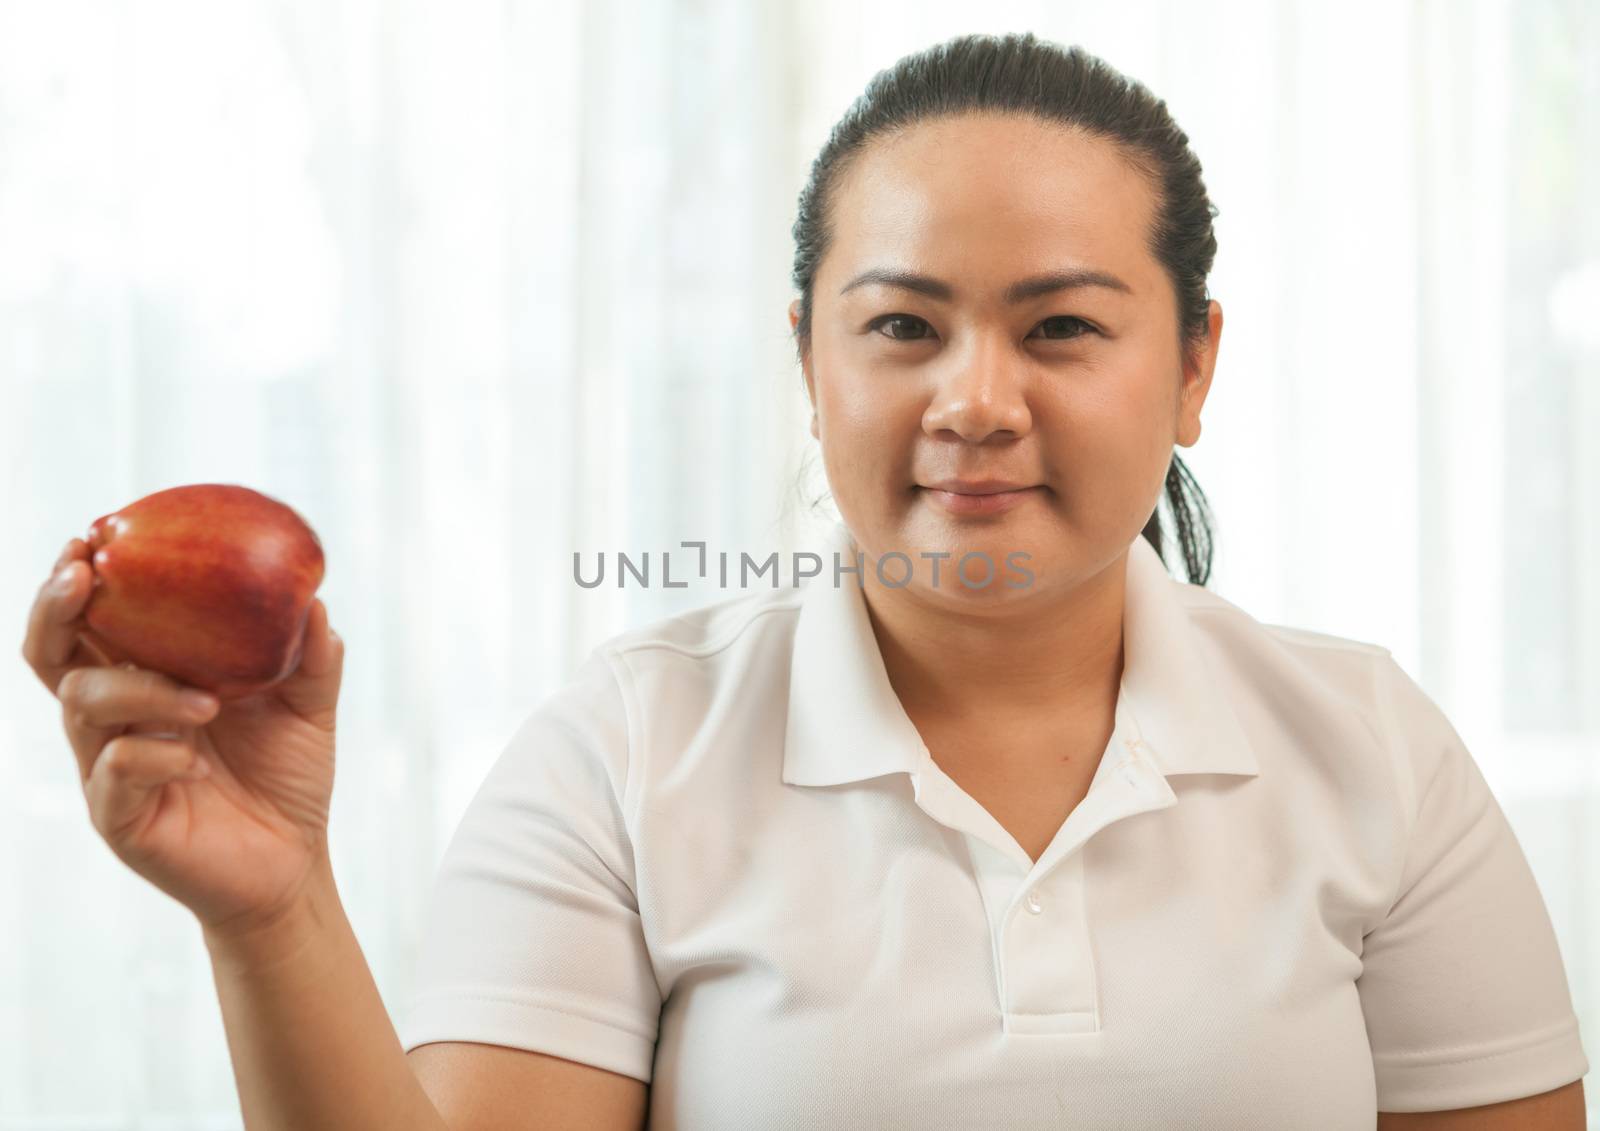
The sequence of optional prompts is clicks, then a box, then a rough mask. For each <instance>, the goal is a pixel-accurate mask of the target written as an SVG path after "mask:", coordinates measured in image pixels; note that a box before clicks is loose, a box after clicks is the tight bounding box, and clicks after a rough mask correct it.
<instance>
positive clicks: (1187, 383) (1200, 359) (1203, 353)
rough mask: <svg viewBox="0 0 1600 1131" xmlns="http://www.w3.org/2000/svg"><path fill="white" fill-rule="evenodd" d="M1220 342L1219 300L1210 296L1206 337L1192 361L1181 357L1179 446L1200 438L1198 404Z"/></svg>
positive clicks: (1206, 390) (1201, 402) (1207, 389)
mask: <svg viewBox="0 0 1600 1131" xmlns="http://www.w3.org/2000/svg"><path fill="white" fill-rule="evenodd" d="M1221 345H1222V304H1221V303H1220V302H1217V301H1216V300H1215V299H1212V300H1211V304H1210V309H1209V313H1208V314H1207V316H1206V340H1205V342H1204V343H1203V344H1202V345H1201V346H1200V347H1199V348H1198V349H1197V350H1196V352H1195V358H1194V361H1193V363H1192V364H1191V363H1189V362H1187V361H1185V363H1184V366H1183V370H1184V372H1183V387H1182V389H1181V390H1180V391H1179V394H1178V436H1177V442H1178V446H1179V447H1184V448H1192V447H1194V446H1195V444H1197V443H1199V441H1200V408H1201V406H1202V405H1204V404H1205V403H1206V395H1207V394H1208V393H1210V392H1211V377H1212V374H1213V373H1215V372H1216V368H1217V351H1218V350H1219V349H1220V347H1221Z"/></svg>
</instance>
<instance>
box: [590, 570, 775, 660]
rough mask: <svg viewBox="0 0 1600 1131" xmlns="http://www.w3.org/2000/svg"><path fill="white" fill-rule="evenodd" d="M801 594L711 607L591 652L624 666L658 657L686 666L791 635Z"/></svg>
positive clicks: (765, 594) (758, 595)
mask: <svg viewBox="0 0 1600 1131" xmlns="http://www.w3.org/2000/svg"><path fill="white" fill-rule="evenodd" d="M804 592H805V590H804V589H803V588H795V587H790V586H785V587H781V588H775V589H770V590H768V589H763V590H757V591H755V592H753V593H743V594H740V595H739V596H736V597H728V598H724V599H723V600H720V601H712V602H709V603H707V604H704V605H700V606H697V607H695V608H692V609H689V610H687V611H686V612H682V613H677V614H674V615H672V616H668V617H662V618H660V619H658V620H655V621H652V622H649V623H647V624H643V625H639V626H637V627H635V628H630V629H627V630H626V631H624V632H619V633H617V634H616V635H615V636H612V637H610V638H609V639H607V640H606V641H604V642H603V643H602V644H600V645H599V647H598V648H597V649H596V651H599V652H603V653H606V654H607V655H609V656H611V657H612V658H613V659H625V660H627V661H629V662H630V663H631V662H648V661H649V660H650V659H652V658H659V657H660V656H661V654H666V655H673V656H677V657H680V658H682V659H683V660H686V661H691V662H692V661H695V660H704V659H709V658H712V657H714V656H715V655H716V654H717V653H719V652H722V651H724V650H726V649H727V648H729V647H733V646H736V645H738V644H739V643H740V642H741V640H744V639H746V638H749V637H759V636H768V635H773V634H778V635H784V634H786V633H788V632H789V631H791V630H792V628H793V622H794V619H795V618H796V617H797V616H798V614H799V610H800V601H801V598H802V596H803V594H804Z"/></svg>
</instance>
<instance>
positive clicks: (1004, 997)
mask: <svg viewBox="0 0 1600 1131" xmlns="http://www.w3.org/2000/svg"><path fill="white" fill-rule="evenodd" d="M830 549H831V550H836V551H837V552H838V553H839V559H838V560H839V561H840V562H841V563H842V564H843V565H845V566H849V565H851V564H853V563H854V562H855V561H856V559H855V557H854V549H853V544H852V543H851V542H850V541H849V534H848V531H846V530H845V529H844V528H843V526H842V525H840V526H837V527H836V528H835V532H834V541H833V543H832V544H831V547H830ZM832 563H833V558H832V554H831V553H828V554H825V555H824V568H823V572H822V574H820V575H818V576H817V577H815V578H812V579H811V580H809V581H808V582H806V583H805V584H804V585H803V586H802V587H801V588H799V589H795V588H793V587H788V588H783V589H779V590H776V591H772V590H763V591H760V592H757V593H754V594H748V593H747V594H744V595H741V596H738V597H735V598H731V599H728V600H723V601H720V602H717V603H715V604H711V605H708V606H705V607H703V608H700V609H696V610H694V611H692V612H690V613H687V614H685V615H680V616H676V617H672V618H668V619H664V620H661V621H660V622H658V623H655V624H651V625H648V626H646V627H644V628H640V629H636V630H632V631H629V632H625V633H622V634H620V635H618V636H616V637H613V638H612V639H611V640H608V641H607V642H606V643H604V644H602V645H600V646H599V647H597V648H596V649H595V650H594V652H593V653H592V654H591V655H590V656H589V658H588V659H587V661H586V662H585V663H584V664H583V666H582V668H581V670H580V671H579V672H578V673H577V675H576V677H575V678H574V679H573V681H572V682H571V683H569V684H568V685H567V686H565V687H563V688H562V689H560V690H559V691H557V692H556V693H554V694H553V695H551V696H550V697H549V698H548V699H546V700H545V701H544V702H543V703H541V704H540V705H539V706H538V707H537V709H535V710H534V711H533V713H532V714H531V716H530V717H529V718H528V720H527V721H526V722H525V723H524V724H523V725H522V727H521V728H520V729H519V730H518V731H517V732H516V734H515V735H514V736H513V737H512V738H511V740H510V743H509V745H508V746H507V748H506V750H505V751H504V753H503V754H502V755H501V756H500V758H499V759H498V761H497V762H496V763H495V764H494V766H493V767H492V769H491V770H490V772H489V774H488V776H487V778H486V779H485V780H484V782H483V784H482V786H481V787H480V789H479V790H478V792H477V793H476V795H475V796H474V798H473V800H472V801H471V802H470V804H469V806H468V808H467V810H466V812H465V814H464V816H463V818H462V820H461V823H460V826H459V827H458V828H457V830H456V832H455V835H454V837H453V838H452V840H451V842H450V845H449V847H448V849H447V851H446V853H445V856H444V859H443V862H442V864H441V867H440V871H439V873H438V876H437V878H436V880H435V884H434V887H433V889H432V892H431V896H430V905H429V910H428V913H427V916H426V919H425V928H424V937H423V938H422V940H421V947H420V951H419V954H418V960H417V967H416V974H417V978H416V988H415V993H414V995H413V997H412V998H411V999H410V1000H409V1001H408V1003H407V1009H406V1010H405V1011H404V1012H403V1014H402V1016H401V1019H400V1022H399V1024H398V1029H399V1033H400V1038H401V1043H402V1044H403V1046H404V1047H405V1048H406V1050H408V1051H409V1050H410V1049H412V1048H415V1047H416V1046H418V1045H422V1044H426V1043H428V1042H430V1041H476V1042H481V1043H487V1044H497V1045H507V1046H510V1047H513V1048H520V1049H531V1050H536V1051H539V1052H544V1053H550V1054H554V1055H556V1056H561V1057H565V1058H567V1059H569V1060H575V1061H580V1062H583V1063H585V1064H592V1065H598V1066H599V1067H601V1068H606V1069H610V1070H611V1071H613V1072H619V1073H622V1074H625V1075H628V1076H632V1077H635V1078H636V1079H639V1080H643V1081H647V1082H649V1083H650V1085H651V1091H650V1124H649V1125H650V1127H651V1128H652V1129H653V1131H672V1129H675V1128H683V1129H686V1131H713V1129H723V1128H726V1129H728V1131H750V1129H753V1128H759V1129H762V1131H769V1129H775V1128H819V1127H827V1128H872V1129H877V1128H1064V1127H1070V1128H1080V1127H1081V1128H1107V1127H1128V1128H1143V1127H1160V1128H1178V1127H1195V1128H1229V1129H1235V1128H1255V1127H1259V1128H1272V1129H1282V1128H1289V1127H1293V1128H1352V1129H1353V1128H1371V1127H1372V1126H1373V1124H1374V1121H1375V1115H1374V1113H1375V1112H1376V1111H1378V1110H1385V1111H1424V1110H1433V1109H1443V1108H1458V1107H1469V1106H1475V1105H1479V1104H1489V1103H1496V1102H1499V1101H1501V1100H1508V1099H1513V1098H1517V1097H1522V1096H1528V1095H1533V1094H1536V1093H1539V1092H1544V1091H1548V1090H1550V1089H1552V1088H1556V1087H1559V1086H1561V1085H1563V1084H1567V1083H1569V1082H1571V1081H1573V1080H1576V1079H1578V1078H1580V1077H1581V1076H1583V1075H1584V1073H1585V1072H1587V1071H1588V1061H1587V1059H1586V1058H1585V1055H1584V1050H1583V1047H1582V1045H1581V1044H1580V1042H1579V1034H1578V1027H1577V1018H1576V1016H1575V1015H1574V1011H1573V1007H1572V1001H1571V998H1570V996H1569V991H1568V985H1567V980H1566V975H1565V972H1564V970H1563V968H1562V962H1561V956H1560V953H1559V951H1558V948H1557V942H1556V938H1555V934H1554V931H1553V930H1552V927H1551V923H1550V919H1549V916H1548V914H1547V911H1546V908H1545V905H1544V903H1543V901H1542V899H1541V897H1540V893H1539V889H1538V887H1537V884H1536V883H1535V880H1534V877H1533V875H1532V873H1531V872H1530V871H1529V868H1528V865H1527V862H1526V859H1525V857H1524V855H1523V853H1522V850H1521V848H1520V846H1519V845H1518V842H1517V840H1516V837H1515V836H1514V834H1513V832H1512V830H1511V828H1510V826H1509V825H1508V824H1507V823H1506V819H1505V817H1504V815H1503V814H1502V812H1501V809H1500V807H1499V805H1498V804H1497V803H1496V801H1495V799H1494V797H1493V795H1492V794H1491V793H1490V791H1489V789H1488V787H1487V785H1486V784H1485V781H1484V779H1483V776H1482V774H1481V773H1480V772H1479V769H1478V767H1477V765H1476V764H1475V763H1474V761H1473V759H1472V757H1471V755H1470V754H1469V753H1468V751H1467V750H1466V749H1465V747H1464V746H1463V744H1462V742H1461V740H1460V738H1459V736H1458V735H1457V734H1456V732H1455V730H1454V729H1453V727H1452V726H1451V724H1450V723H1449V722H1448V720H1447V719H1446V718H1445V716H1444V715H1443V714H1442V713H1441V711H1440V710H1439V708H1438V707H1437V706H1436V705H1435V704H1434V703H1433V702H1432V701H1431V700H1430V699H1429V698H1428V697H1427V696H1426V695H1425V694H1424V693H1423V691H1422V690H1421V689H1420V687H1419V686H1418V685H1417V684H1416V683H1415V682H1414V681H1413V680H1412V679H1411V678H1410V677H1409V676H1408V675H1407V674H1406V673H1405V671H1404V670H1403V669H1402V668H1400V666H1399V665H1398V664H1397V663H1396V662H1395V660H1394V658H1393V657H1392V656H1391V655H1390V653H1389V652H1388V650H1387V649H1385V648H1382V647H1379V646H1377V645H1373V644H1366V643H1360V642H1357V641H1353V640H1346V639H1343V638H1339V637H1334V636H1329V635H1324V634H1320V633H1315V632H1310V631H1305V630H1301V629H1295V628H1287V627H1283V626H1279V625H1268V624H1262V623H1260V622H1258V621H1256V620H1255V619H1254V618H1252V617H1251V616H1250V615H1249V614H1248V613H1246V612H1244V611H1243V610H1242V609H1240V608H1238V607H1237V606H1235V605H1233V604H1231V603H1230V602H1228V601H1226V600H1224V599H1223V598H1222V597H1220V596H1218V595H1217V594H1215V593H1213V592H1211V591H1210V590H1208V589H1205V588H1202V587H1199V586H1195V585H1190V584H1187V583H1184V582H1180V581H1178V580H1176V579H1175V578H1173V577H1172V576H1171V575H1170V574H1168V573H1167V572H1166V569H1165V568H1164V567H1163V566H1162V564H1161V561H1160V559H1159V558H1158V557H1157V556H1156V554H1155V551H1154V550H1153V549H1152V548H1151V547H1150V545H1149V543H1147V542H1146V541H1145V540H1144V538H1143V537H1142V536H1141V537H1139V538H1136V539H1135V540H1134V541H1133V543H1132V545H1131V546H1130V550H1129V554H1128V565H1127V569H1128V573H1127V590H1126V607H1125V614H1124V618H1125V619H1124V671H1123V676H1122V685H1121V693H1120V695H1119V698H1118V702H1117V710H1116V729H1115V732H1114V734H1113V735H1112V738H1111V741H1110V743H1109V745H1108V746H1107V748H1106V751H1105V753H1104V755H1103V756H1102V758H1101V761H1100V764H1099V769H1098V772H1097V773H1096V775H1095V777H1094V780H1093V784H1092V786H1091V788H1090V789H1089V792H1088V794H1087V796H1086V797H1085V798H1084V799H1083V801H1082V802H1081V803H1080V804H1079V805H1078V807H1077V808H1076V809H1075V810H1074V811H1073V812H1072V814H1071V815H1070V816H1069V817H1068V818H1067V820H1066V822H1065V823H1064V824H1063V825H1062V826H1061V829H1060V831H1059V832H1057V834H1056V836H1055V839H1054V841H1053V842H1052V843H1051V844H1050V846H1049V848H1048V849H1047V850H1046V851H1045V853H1044V854H1043V855H1042V856H1041V857H1040V859H1039V860H1038V862H1037V863H1035V862H1033V861H1032V860H1030V859H1029V857H1028V855H1027V853H1026V852H1024V851H1023V849H1022V848H1021V847H1020V846H1019V845H1018V844H1017V843H1016V841H1015V840H1014V839H1013V838H1012V837H1011V836H1010V835H1009V834H1007V833H1006V832H1005V831H1004V830H1003V829H1002V828H1001V827H1000V825H999V824H998V823H997V822H996V821H995V820H994V819H993V818H992V817H991V816H990V815H989V814H988V812H987V811H985V810H984V809H983V807H982V806H980V805H979V804H978V803H977V802H976V801H974V800H973V799H972V798H971V797H970V796H968V795H967V794H966V793H965V792H964V791H963V790H962V789H961V788H960V787H958V786H957V785H956V784H955V783H954V782H953V781H952V780H951V779H950V778H949V777H948V776H946V775H945V774H944V773H943V772H941V771H940V769H939V768H938V766H937V765H936V764H935V763H934V762H933V761H932V759H931V758H930V757H929V754H928V750H927V748H926V747H925V746H924V745H923V743H922V740H921V738H920V737H919V735H918V732H917V731H916V729H915V727H914V726H913V725H912V723H911V721H910V720H909V718H908V717H907V716H906V714H905V712H904V711H903V710H902V709H901V707H900V704H899V701H898V700H897V699H896V697H895V694H894V692H893V690H892V688H891V687H890V685H889V682H888V679H887V677H886V675H885V672H884V668H883V663H882V659H881V656H880V654H879V651H878V648H877V644H876V640H875V638H874V636H873V632H872V629H871V625H870V623H869V621H868V619H867V614H866V606H865V602H864V597H863V595H862V592H861V590H860V589H859V587H858V583H857V581H856V578H855V575H853V574H846V575H844V576H843V577H842V578H841V583H840V584H839V585H838V586H835V585H834V584H833V569H832ZM869 568H870V563H869ZM894 576H895V577H896V578H898V577H899V576H901V575H900V574H899V573H896V574H895V575H894Z"/></svg>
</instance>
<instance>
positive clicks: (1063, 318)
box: [867, 314, 1096, 342]
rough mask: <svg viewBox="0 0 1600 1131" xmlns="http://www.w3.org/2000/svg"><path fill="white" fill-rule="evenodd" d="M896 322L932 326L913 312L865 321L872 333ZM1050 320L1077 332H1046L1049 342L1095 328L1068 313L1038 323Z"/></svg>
mask: <svg viewBox="0 0 1600 1131" xmlns="http://www.w3.org/2000/svg"><path fill="white" fill-rule="evenodd" d="M896 322H907V323H911V324H913V325H916V326H922V327H926V328H928V329H930V330H931V329H932V327H930V326H928V323H927V321H926V320H924V319H921V318H918V317H917V316H916V315H915V314H885V315H882V316H880V317H878V318H874V319H873V320H872V321H871V322H869V323H867V329H868V330H869V331H871V332H872V333H879V330H878V327H880V326H889V325H893V324H894V323H896ZM1051 322H1056V323H1062V324H1065V326H1066V328H1067V329H1069V330H1070V329H1074V328H1076V329H1077V332H1076V333H1067V334H1062V335H1057V336H1051V335H1048V334H1047V335H1045V340H1046V341H1051V342H1070V341H1072V340H1073V339H1074V338H1081V337H1083V336H1084V334H1093V333H1095V332H1096V331H1095V328H1094V327H1093V326H1091V325H1089V323H1087V322H1085V321H1084V320H1083V319H1082V318H1077V317H1074V316H1073V315H1070V314H1056V315H1052V316H1051V317H1049V318H1046V319H1045V320H1044V321H1043V322H1041V323H1039V325H1040V326H1046V325H1049V324H1050V323H1051ZM881 336H882V337H885V338H888V339H889V340H890V341H892V342H921V341H927V340H928V339H927V338H925V337H922V336H920V335H919V336H917V337H910V338H907V337H900V336H898V335H895V334H882V335H881Z"/></svg>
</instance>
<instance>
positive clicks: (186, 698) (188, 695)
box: [178, 691, 217, 715]
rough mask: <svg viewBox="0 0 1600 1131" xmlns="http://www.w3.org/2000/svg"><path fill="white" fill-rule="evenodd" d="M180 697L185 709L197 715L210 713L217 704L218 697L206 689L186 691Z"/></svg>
mask: <svg viewBox="0 0 1600 1131" xmlns="http://www.w3.org/2000/svg"><path fill="white" fill-rule="evenodd" d="M178 698H179V700H180V701H181V702H182V703H183V709H184V710H185V711H189V712H191V713H193V714H196V715H209V714H210V713H211V712H212V711H213V710H214V709H215V708H216V706H217V700H216V697H215V696H213V695H207V694H206V693H205V692H204V691H185V692H183V693H182V694H181V695H179V696H178Z"/></svg>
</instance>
